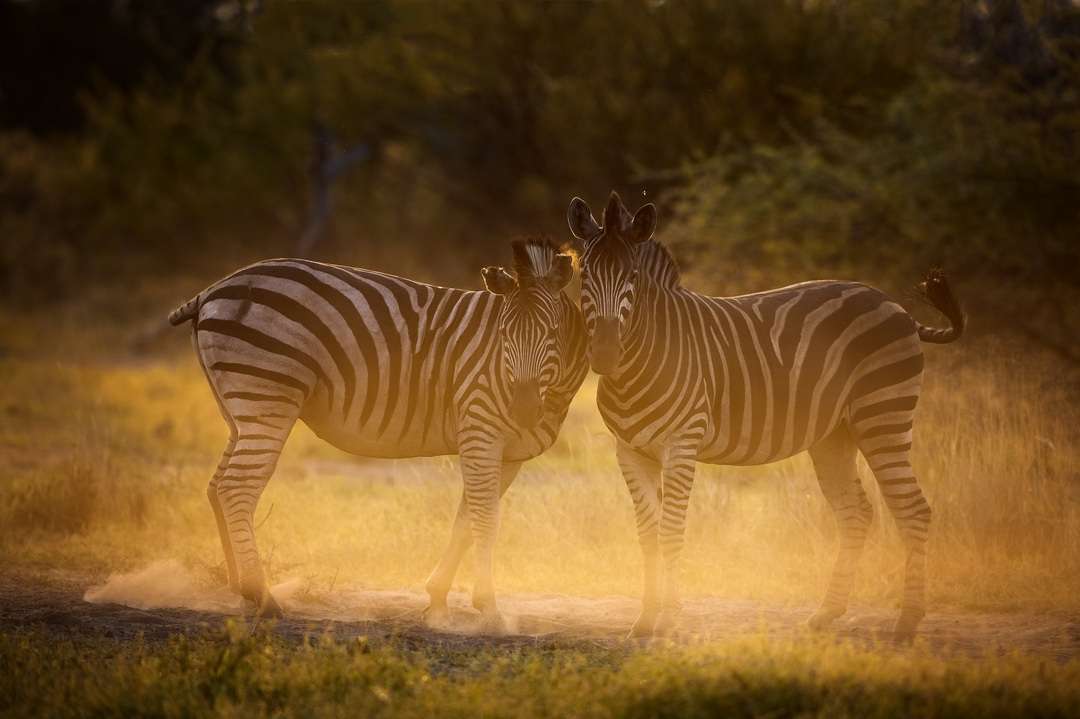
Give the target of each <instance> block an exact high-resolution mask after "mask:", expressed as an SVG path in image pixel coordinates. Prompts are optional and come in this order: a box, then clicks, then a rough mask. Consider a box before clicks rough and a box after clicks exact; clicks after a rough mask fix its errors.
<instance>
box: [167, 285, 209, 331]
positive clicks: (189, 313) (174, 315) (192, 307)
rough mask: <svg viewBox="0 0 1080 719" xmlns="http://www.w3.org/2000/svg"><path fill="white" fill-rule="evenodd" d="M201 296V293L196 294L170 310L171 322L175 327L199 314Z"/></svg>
mask: <svg viewBox="0 0 1080 719" xmlns="http://www.w3.org/2000/svg"><path fill="white" fill-rule="evenodd" d="M200 297H201V293H200V294H198V295H195V296H194V297H192V298H191V299H190V300H188V301H187V302H185V303H184V304H182V305H180V306H179V307H177V308H176V309H175V310H173V311H172V312H170V313H169V324H171V325H172V326H173V327H176V326H177V325H182V324H184V323H185V322H187V321H188V320H192V319H195V317H196V316H197V315H198V314H199V299H200Z"/></svg>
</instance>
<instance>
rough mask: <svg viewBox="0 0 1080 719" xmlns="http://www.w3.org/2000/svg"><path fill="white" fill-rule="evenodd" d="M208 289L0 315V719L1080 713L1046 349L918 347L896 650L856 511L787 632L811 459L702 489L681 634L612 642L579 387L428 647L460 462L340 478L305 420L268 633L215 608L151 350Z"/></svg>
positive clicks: (627, 608)
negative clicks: (478, 628)
mask: <svg viewBox="0 0 1080 719" xmlns="http://www.w3.org/2000/svg"><path fill="white" fill-rule="evenodd" d="M205 279H207V278H192V279H190V280H182V279H181V280H177V285H183V287H182V288H181V287H178V286H172V285H171V284H170V283H166V284H165V285H164V286H163V285H160V284H158V285H154V286H153V287H151V288H140V287H133V288H129V289H128V300H127V301H124V300H121V299H119V297H120V295H119V293H116V292H115V291H114V292H108V291H101V292H91V293H89V294H88V296H87V297H86V298H85V299H84V300H82V301H81V302H79V303H78V304H77V305H71V306H65V307H60V308H53V309H50V310H49V312H48V313H47V314H45V313H42V314H36V313H34V312H29V313H26V312H24V313H20V314H18V315H16V314H7V315H5V316H4V318H3V333H2V336H3V345H4V346H3V354H2V358H0V382H2V385H3V390H2V393H0V396H2V397H3V406H2V407H0V452H2V463H3V466H4V469H5V471H4V474H3V479H2V485H0V523H2V524H0V526H2V527H3V532H2V534H0V562H2V567H3V568H2V569H0V665H2V666H4V667H8V668H9V670H8V671H5V672H2V673H0V713H4V714H14V715H19V714H27V715H29V714H43V713H47V714H54V715H120V714H124V715H127V714H132V713H136V714H143V715H168V716H175V715H185V716H187V715H208V714H249V713H265V714H286V715H292V714H295V715H313V714H324V715H326V714H342V713H348V714H351V715H367V714H377V713H392V714H395V715H410V714H416V715H421V714H423V715H428V714H430V713H432V712H439V713H444V714H450V715H453V714H459V715H470V716H474V715H480V714H483V715H508V716H509V715H513V716H524V715H566V714H570V715H580V716H621V715H640V716H651V715H659V714H665V713H666V714H669V715H686V714H694V713H697V714H722V715H727V714H733V715H747V716H750V715H755V716H756V715H771V714H780V715H791V714H818V715H830V716H835V715H843V714H850V715H865V714H868V713H880V714H882V715H935V716H948V715H970V714H976V715H1016V714H1034V715H1045V716H1054V715H1061V716H1066V715H1069V714H1070V713H1072V714H1075V712H1076V711H1080V551H1078V550H1080V475H1078V474H1077V467H1078V466H1080V465H1078V463H1077V460H1078V457H1077V449H1076V447H1077V445H1076V442H1075V439H1076V433H1077V427H1078V426H1080V423H1078V420H1080V412H1078V411H1077V410H1076V408H1075V406H1074V405H1073V404H1072V403H1071V402H1070V401H1069V398H1070V396H1071V394H1070V393H1071V392H1074V391H1075V388H1073V387H1071V384H1070V382H1072V381H1073V380H1072V379H1071V377H1072V375H1071V374H1070V373H1069V372H1068V371H1067V368H1065V367H1063V366H1062V365H1060V364H1058V363H1057V362H1056V361H1055V360H1053V359H1052V358H1049V357H1046V356H1042V355H1040V354H1038V353H1036V352H1033V351H1031V350H1028V349H1023V348H1020V347H1018V346H1012V345H1009V346H1006V345H1002V344H1000V343H998V342H997V341H995V340H992V339H989V338H979V337H976V338H974V339H973V340H971V341H965V342H963V343H961V344H959V345H953V346H951V347H944V348H933V347H931V348H927V360H928V363H927V372H926V382H925V392H924V396H923V400H922V402H921V404H920V412H919V417H918V423H917V429H916V458H915V464H916V469H917V471H918V473H919V476H920V479H921V481H922V483H923V486H924V487H925V489H926V492H927V494H928V495H929V497H930V499H931V501H932V504H933V506H934V510H935V515H934V533H933V539H932V545H931V546H932V551H931V555H930V564H929V577H930V589H929V592H930V594H929V607H930V611H929V614H928V615H927V618H926V620H925V622H924V623H923V625H922V627H921V630H920V635H919V637H918V639H917V640H916V642H915V644H914V645H913V646H911V647H897V646H894V645H893V644H892V643H891V642H890V640H889V637H888V627H889V625H890V622H891V620H892V618H893V617H894V614H895V611H896V605H897V602H898V598H899V588H900V581H901V573H902V560H901V552H900V545H899V541H898V538H897V536H896V533H895V530H894V528H893V525H892V521H891V519H890V518H889V517H888V514H887V512H886V511H885V510H884V507H883V506H882V505H881V504H880V502H877V506H876V510H877V515H876V518H875V529H874V530H873V533H872V535H871V538H870V541H869V542H868V548H867V552H866V555H865V557H864V561H863V565H862V571H861V573H860V577H859V580H858V583H857V585H856V590H855V594H854V599H853V607H852V611H851V612H850V613H849V615H848V616H847V617H845V618H844V619H843V620H841V621H840V622H838V624H837V626H836V627H835V629H834V630H833V631H830V632H827V633H825V634H820V635H815V634H811V633H809V632H808V631H807V630H805V629H804V628H803V627H802V622H803V621H804V620H805V618H806V617H807V616H808V615H809V614H810V612H811V611H812V609H813V607H814V603H815V602H816V601H817V600H818V598H819V597H820V595H821V593H822V591H823V587H824V584H825V581H826V577H827V573H828V571H829V569H830V568H831V563H832V556H833V551H834V547H835V530H834V524H833V519H832V516H831V513H830V512H829V510H828V508H827V507H826V505H825V503H824V501H823V499H822V498H821V497H820V493H819V491H818V489H817V487H816V481H815V479H814V477H813V473H812V469H811V465H810V462H809V460H808V459H807V458H806V457H805V456H800V457H796V458H794V459H791V460H789V461H786V462H782V463H779V464H775V465H769V466H764V467H756V468H717V467H704V466H702V467H701V468H700V474H699V479H698V482H697V484H696V486H695V492H694V495H693V501H692V505H691V506H692V509H691V514H690V526H689V530H688V538H687V540H688V541H687V552H686V561H685V583H684V584H685V592H686V594H687V602H686V619H685V622H684V625H683V627H682V631H681V633H680V635H679V636H678V637H677V638H676V640H675V641H672V642H662V643H650V644H638V643H628V642H626V641H624V640H623V639H622V637H623V635H624V634H625V632H626V630H627V629H628V627H629V625H630V623H631V622H632V621H633V618H634V617H635V612H636V610H637V601H636V598H635V597H636V595H637V592H638V587H639V581H640V566H639V555H638V548H637V543H636V539H635V533H634V529H633V514H632V509H631V505H630V501H629V498H628V497H627V495H626V491H625V488H624V486H623V483H622V480H621V478H620V475H619V473H618V470H617V468H616V466H615V463H614V459H613V452H612V441H611V439H610V437H609V435H608V434H607V432H606V431H605V430H604V428H603V427H602V425H601V424H600V422H599V419H598V416H597V414H596V412H595V409H594V406H593V392H594V390H595V385H594V384H593V382H592V380H590V381H589V382H588V383H587V384H586V386H585V388H584V389H583V391H582V393H581V395H580V396H579V398H578V399H577V400H576V402H575V404H574V406H573V408H572V410H571V414H570V417H569V418H568V420H567V423H566V425H565V426H564V429H563V431H562V434H561V436H560V439H559V442H558V444H557V445H556V446H555V447H554V448H553V449H552V450H551V451H549V452H548V453H546V454H545V455H544V456H542V457H540V458H538V459H536V460H534V461H532V462H530V463H529V464H527V465H526V469H525V470H524V471H523V472H522V474H521V476H520V478H519V479H518V481H517V483H516V484H515V485H514V487H513V488H512V490H511V491H510V492H509V494H508V495H507V497H506V498H505V500H504V504H503V510H504V514H503V520H502V530H501V534H500V540H499V549H498V559H497V562H498V564H497V581H498V587H499V590H500V592H501V597H502V606H503V609H504V611H505V612H506V614H507V615H508V618H509V620H510V625H511V628H512V629H513V633H512V634H511V635H510V636H508V637H502V638H492V637H481V636H476V635H475V634H474V633H473V632H472V626H473V622H474V620H475V615H474V613H473V612H472V610H471V609H469V608H468V588H469V577H470V567H469V558H468V557H467V558H466V561H465V563H464V564H463V567H462V571H461V573H460V575H459V578H458V580H457V582H456V584H455V590H456V591H455V593H454V594H453V595H452V597H451V600H452V603H453V606H454V616H453V625H454V626H453V628H452V631H450V632H445V633H439V632H434V631H431V630H429V629H427V628H426V627H425V626H424V625H423V622H422V619H421V610H422V608H423V606H424V600H425V598H426V597H425V595H424V594H423V591H422V588H423V583H424V581H425V579H426V576H427V573H428V572H429V571H430V570H431V568H432V567H433V566H434V564H435V562H436V560H437V558H438V556H439V554H440V553H441V551H442V549H443V547H444V543H445V541H446V539H447V536H448V532H449V527H450V523H451V520H452V514H453V512H454V510H455V508H456V501H457V498H458V495H459V493H460V478H459V476H458V474H457V467H456V462H455V461H454V460H453V459H427V460H413V461H371V460H364V459H358V458H353V457H350V456H348V455H345V454H341V453H339V452H337V451H335V450H333V449H332V448H330V447H329V446H327V445H326V444H324V443H322V442H321V441H320V440H318V439H317V438H316V437H314V436H313V435H312V434H311V433H310V432H309V431H308V430H307V429H306V428H304V427H303V426H298V427H297V429H296V430H295V431H294V434H293V436H292V438H291V440H290V442H289V444H288V447H287V449H286V451H285V453H284V456H283V458H282V461H281V463H280V465H279V469H278V472H277V474H276V475H275V477H274V479H273V481H272V482H271V483H270V485H269V487H268V489H267V491H266V493H265V494H264V496H263V498H262V500H261V503H260V506H259V509H258V512H257V514H256V521H257V523H258V525H259V527H258V531H257V533H258V539H259V542H260V547H261V551H262V554H263V557H264V561H265V564H266V569H267V572H268V576H269V578H270V581H271V583H272V585H274V586H275V592H276V594H277V596H278V597H279V599H281V600H282V602H283V605H284V607H285V608H286V611H287V612H288V616H287V618H286V619H284V620H282V621H279V622H277V623H256V622H254V621H252V620H251V619H250V617H249V616H248V614H249V613H250V608H248V607H245V606H244V604H243V602H242V601H241V600H239V599H236V598H234V597H232V596H231V595H230V594H229V593H228V591H227V590H226V589H225V588H224V587H223V580H224V562H223V557H222V553H221V549H220V546H219V544H218V538H217V531H216V528H215V526H214V520H213V518H212V514H211V512H210V509H209V506H208V504H207V502H206V499H205V486H206V482H207V480H208V479H209V475H210V474H211V472H212V470H213V467H214V466H215V464H216V462H217V459H218V453H219V451H220V449H221V446H222V445H223V443H224V440H225V434H226V431H225V427H224V424H223V422H222V421H221V419H220V417H219V416H218V413H217V408H216V406H215V404H214V402H213V400H212V398H211V396H210V394H209V392H208V390H207V388H206V387H205V385H204V380H203V378H202V376H201V374H200V371H199V369H198V367H197V365H196V363H195V360H194V358H193V356H192V354H191V351H190V347H189V345H188V333H187V330H186V329H178V330H175V331H174V332H172V333H170V334H167V335H165V336H162V337H158V338H154V339H152V341H149V342H147V341H145V340H146V338H147V337H151V336H152V333H150V334H147V332H146V328H148V327H151V326H153V321H154V320H155V318H156V317H157V315H159V314H163V312H164V311H167V310H168V309H169V308H170V305H171V304H172V303H174V302H175V300H176V298H177V297H185V296H187V294H189V292H187V290H190V289H194V288H197V287H199V286H202V284H205ZM132 295H133V296H135V297H136V298H138V301H136V302H132V301H130V298H131V296H132ZM106 317H107V318H109V319H108V320H105V319H103V318H106ZM43 335H47V337H48V338H49V340H48V341H47V342H43V341H42V340H43ZM862 476H863V477H864V480H865V479H868V478H869V474H868V472H866V471H863V472H862ZM869 486H870V485H869V483H868V487H869ZM870 493H871V495H872V496H873V497H875V500H876V491H873V490H871V492H870Z"/></svg>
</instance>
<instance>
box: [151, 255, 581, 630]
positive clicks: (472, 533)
mask: <svg viewBox="0 0 1080 719" xmlns="http://www.w3.org/2000/svg"><path fill="white" fill-rule="evenodd" d="M513 255H514V267H513V268H514V272H513V274H511V273H510V272H508V271H506V270H504V269H503V268H501V267H486V268H484V270H483V278H484V283H485V285H486V287H487V290H488V291H486V292H485V291H482V290H481V291H469V290H460V289H452V288H447V287H437V286H434V285H428V284H423V283H420V282H414V281H412V280H408V279H405V278H402V277H395V276H393V275H388V274H383V273H381V272H373V271H370V270H362V269H355V268H351V267H340V266H336V265H328V264H322V263H318V262H311V261H308V260H301V259H280V260H268V261H265V262H259V263H256V264H254V265H251V266H250V267H245V268H244V269H241V270H239V271H237V272H235V273H234V274H232V275H230V276H229V277H226V278H225V279H223V280H221V281H220V282H217V283H215V284H213V285H211V286H210V287H208V288H206V289H205V290H203V291H202V292H200V293H199V294H198V295H197V296H196V297H194V298H193V299H191V300H190V301H188V302H187V303H185V304H184V305H183V306H181V307H180V308H178V309H177V310H175V311H174V312H173V313H172V314H171V315H170V316H169V321H170V322H171V323H172V324H174V325H178V324H181V323H183V322H186V321H188V320H192V321H193V323H192V330H193V342H194V345H195V350H196V353H197V355H198V357H199V362H200V364H201V365H202V368H203V371H204V372H205V373H206V377H207V380H208V381H209V384H210V387H211V389H212V390H213V393H214V396H215V398H216V399H217V402H218V405H219V406H220V408H221V413H222V415H223V416H224V418H225V421H226V422H227V423H228V425H229V430H230V437H229V441H228V444H227V445H226V447H225V452H224V455H223V456H222V459H221V463H220V464H219V465H218V469H217V472H216V473H215V474H214V476H213V479H211V480H210V486H209V488H208V489H207V495H208V496H209V498H210V504H211V505H212V506H213V509H214V514H215V515H216V517H217V523H218V530H219V532H220V534H221V543H222V546H223V548H224V550H225V557H226V562H227V564H228V573H229V584H230V586H231V587H232V588H233V589H234V591H238V592H239V593H240V594H242V595H243V596H244V597H245V598H247V599H250V600H252V601H254V602H256V604H257V606H258V611H259V612H260V614H262V615H277V614H280V612H281V610H280V608H279V606H278V605H277V603H276V602H275V600H274V598H273V597H272V596H271V595H270V592H269V591H268V589H267V585H266V580H265V578H264V576H263V570H262V565H261V564H260V562H259V554H258V551H257V549H256V546H255V534H254V530H253V526H252V518H253V514H254V510H255V505H256V503H257V502H258V500H259V495H260V494H261V493H262V491H263V489H264V487H265V486H266V483H267V482H268V481H269V479H270V476H271V475H272V474H273V472H274V467H275V465H276V463H277V459H278V456H279V454H280V452H281V449H282V447H283V445H284V444H285V441H286V439H287V438H288V436H289V432H290V431H291V429H292V426H293V424H294V423H295V422H296V420H297V419H301V420H303V421H304V423H305V424H307V425H308V426H309V427H311V429H312V430H313V431H314V432H315V433H316V434H317V435H319V436H320V437H322V438H323V439H325V440H326V441H328V442H330V443H331V444H333V445H334V446H336V447H339V448H340V449H343V450H345V451H348V452H353V453H355V454H359V455H364V456H368V457H418V456H434V455H445V454H458V455H460V461H461V471H462V475H463V477H464V484H465V488H464V492H463V494H462V498H461V503H460V506H459V507H458V512H457V517H456V519H455V521H454V526H453V530H452V534H451V538H450V543H449V546H448V548H447V550H446V553H445V555H444V556H443V558H442V560H441V561H440V562H439V565H438V566H437V567H436V569H435V571H434V572H433V573H432V575H431V577H430V579H429V580H428V583H427V590H428V594H429V595H430V597H431V604H430V606H429V608H428V612H427V618H428V621H429V622H430V623H432V624H435V625H438V624H441V623H443V622H445V620H446V619H447V606H446V595H447V592H448V590H449V587H450V583H451V581H452V579H453V577H454V574H455V572H456V571H457V567H458V564H459V563H460V561H461V558H462V555H463V554H464V553H465V551H466V549H467V548H468V546H469V544H470V543H471V542H472V541H473V540H475V542H476V545H477V553H476V561H477V578H476V584H475V587H474V590H473V604H474V605H475V606H476V607H477V608H478V609H480V611H481V614H482V622H483V625H482V626H483V628H484V629H485V630H486V631H493V632H497V631H500V630H501V628H502V626H503V624H502V619H501V617H500V615H499V613H498V609H497V608H496V603H495V587H494V582H493V578H492V565H493V556H494V555H493V552H494V544H495V535H496V531H497V525H498V518H499V498H500V496H501V495H502V493H503V492H505V491H506V489H507V488H508V487H509V485H510V484H511V482H513V481H514V477H515V476H516V474H517V472H518V469H519V468H520V466H521V463H522V462H523V461H524V460H526V459H529V458H531V457H535V456H536V455H538V454H540V453H541V452H543V451H544V450H546V449H547V448H548V447H549V446H551V444H552V443H553V442H554V441H555V437H556V435H557V434H558V431H559V428H560V426H561V425H562V422H563V420H564V419H565V417H566V412H567V408H568V407H569V404H570V400H571V399H572V398H573V396H574V394H575V393H576V392H577V390H578V388H579V387H580V385H581V382H582V380H583V379H584V377H585V374H586V372H587V364H586V360H585V332H584V324H583V322H582V318H581V312H580V310H579V309H578V308H577V305H576V304H575V303H573V302H572V301H571V300H570V299H569V298H568V297H567V296H566V295H565V294H564V293H563V292H562V289H563V288H564V287H565V286H566V284H567V283H568V282H569V281H570V279H571V276H572V274H573V263H572V258H571V255H570V254H567V253H565V252H562V251H561V250H560V249H559V248H558V247H557V246H556V245H554V244H553V243H552V242H551V241H549V240H545V239H530V240H527V241H517V242H515V243H514V244H513Z"/></svg>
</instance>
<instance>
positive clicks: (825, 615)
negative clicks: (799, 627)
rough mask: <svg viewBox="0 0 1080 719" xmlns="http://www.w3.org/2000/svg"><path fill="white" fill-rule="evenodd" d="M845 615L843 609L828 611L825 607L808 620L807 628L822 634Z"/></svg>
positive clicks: (830, 609)
mask: <svg viewBox="0 0 1080 719" xmlns="http://www.w3.org/2000/svg"><path fill="white" fill-rule="evenodd" d="M843 614H844V610H842V609H833V608H829V609H826V608H825V607H822V608H821V609H819V610H817V611H816V612H814V615H813V616H812V617H810V618H809V619H807V620H806V626H807V627H809V628H810V629H812V630H813V631H815V632H820V631H823V630H825V629H828V628H829V625H831V624H832V623H833V622H834V621H835V620H836V619H838V618H839V617H841V616H842V615H843Z"/></svg>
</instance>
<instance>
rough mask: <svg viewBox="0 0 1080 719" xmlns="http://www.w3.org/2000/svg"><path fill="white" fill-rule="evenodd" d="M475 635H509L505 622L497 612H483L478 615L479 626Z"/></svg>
mask: <svg viewBox="0 0 1080 719" xmlns="http://www.w3.org/2000/svg"><path fill="white" fill-rule="evenodd" d="M477 633H479V634H483V635H485V636H489V637H502V636H506V635H507V634H509V633H510V632H509V629H507V626H506V620H505V619H503V615H501V614H499V613H498V612H484V613H482V614H481V615H480V624H479V626H478V627H477Z"/></svg>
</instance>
